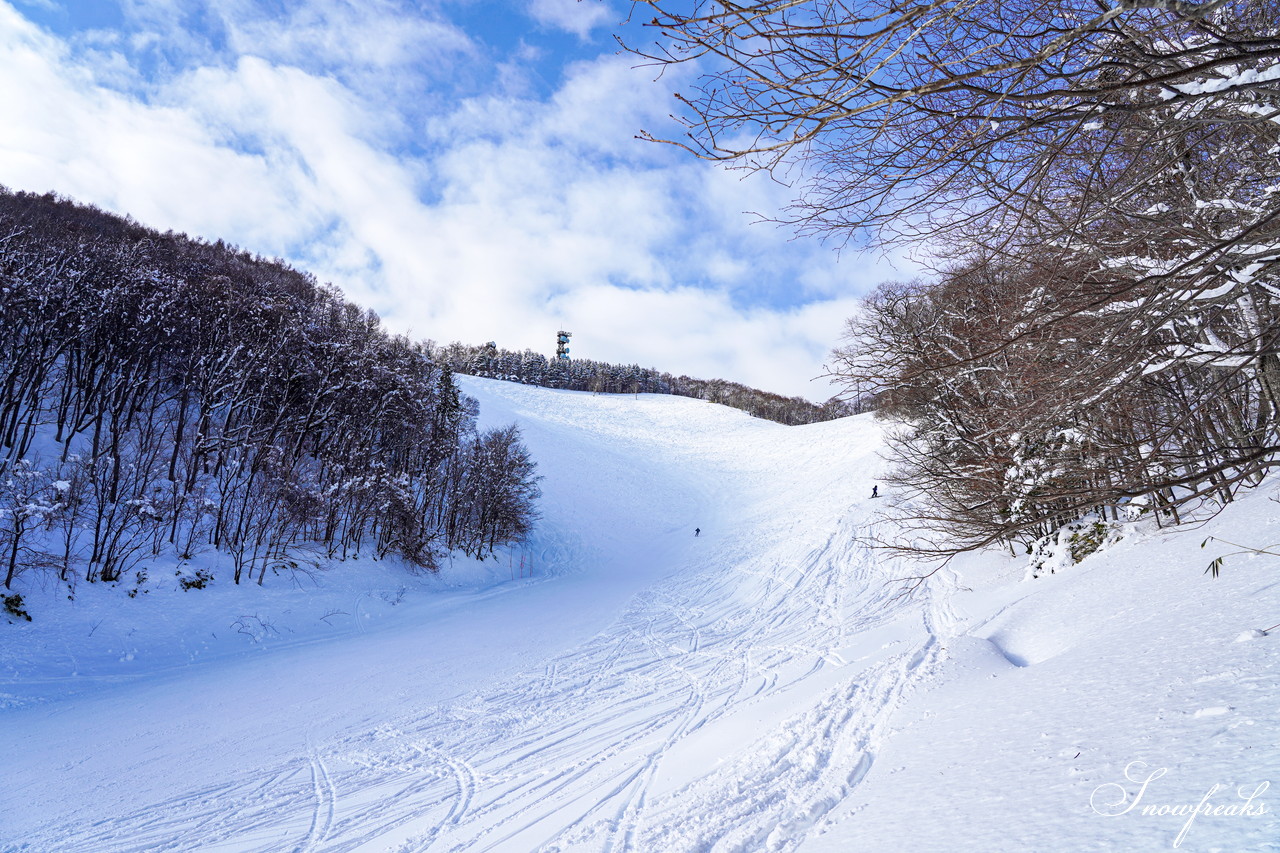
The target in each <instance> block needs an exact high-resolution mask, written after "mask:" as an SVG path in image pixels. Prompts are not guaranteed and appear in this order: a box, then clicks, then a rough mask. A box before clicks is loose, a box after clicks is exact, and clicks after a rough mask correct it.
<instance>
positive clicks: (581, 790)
mask: <svg viewBox="0 0 1280 853" xmlns="http://www.w3.org/2000/svg"><path fill="white" fill-rule="evenodd" d="M466 389H467V390H468V392H469V393H473V394H475V395H476V396H478V397H479V398H480V399H481V404H482V409H483V412H484V415H485V417H486V419H487V420H490V421H493V422H497V423H501V422H506V421H508V420H511V419H515V420H517V421H519V422H520V423H521V425H522V427H523V428H524V430H525V432H526V437H527V439H528V441H529V444H530V446H531V447H532V449H533V450H534V453H535V456H537V458H538V459H539V461H540V463H541V471H542V473H544V474H545V475H546V478H547V480H546V482H545V483H544V488H545V489H546V491H547V501H546V505H545V511H546V518H545V519H544V522H543V524H542V529H541V531H540V533H539V538H538V539H537V540H536V543H537V544H536V547H537V548H538V549H539V553H540V554H542V555H544V556H546V555H551V556H552V557H553V559H551V560H549V561H545V560H544V562H550V563H553V564H555V565H557V566H559V567H560V570H561V576H559V577H557V578H554V579H552V580H550V581H548V582H547V583H546V584H545V585H544V587H545V588H548V589H554V588H555V586H556V585H557V584H559V585H564V588H565V589H573V588H576V587H582V588H587V589H589V588H590V587H589V583H590V582H593V579H599V578H601V577H607V576H610V574H611V573H627V574H628V575H629V576H630V577H632V578H633V579H635V584H636V586H635V589H634V591H633V592H631V593H629V594H627V595H625V596H619V595H616V594H615V595H614V597H613V598H609V597H608V596H603V599H604V601H605V602H606V603H605V604H602V605H601V607H602V608H605V612H602V613H601V614H600V615H599V619H600V622H601V629H600V630H598V631H596V632H595V633H594V634H592V635H591V636H589V637H587V638H586V639H584V640H583V641H581V642H578V643H576V644H575V645H573V646H571V647H569V648H567V649H562V650H559V651H558V652H556V653H555V654H551V655H548V656H547V657H545V658H544V659H541V660H536V657H537V656H536V655H531V656H529V657H530V658H532V659H535V660H536V662H535V663H534V665H532V666H528V667H526V668H524V669H523V670H521V671H519V672H517V673H515V674H514V675H507V676H505V677H502V678H497V679H494V680H493V682H492V683H487V684H484V685H482V686H481V687H479V688H477V689H472V690H470V691H468V692H466V693H465V694H464V695H462V696H460V697H457V698H453V699H450V700H448V701H444V702H436V701H418V700H417V699H416V698H415V697H414V696H412V695H409V696H396V697H388V702H387V704H386V707H385V710H384V713H382V714H381V715H379V716H378V717H377V718H376V719H366V720H361V721H358V722H354V723H352V724H348V725H346V726H344V727H340V728H339V730H337V731H336V732H335V731H333V727H328V729H329V731H328V733H327V734H320V735H317V736H313V734H312V733H311V731H310V730H309V729H308V727H307V723H306V721H305V720H278V719H269V718H268V719H263V721H262V724H263V725H264V726H266V727H272V726H275V727H279V728H280V729H281V730H282V731H284V732H289V733H291V736H292V737H293V738H294V739H295V740H296V742H297V747H296V748H295V749H294V754H293V755H292V757H290V756H289V755H288V754H287V750H286V751H285V753H286V754H285V756H284V757H282V758H281V757H277V758H275V759H274V760H273V762H274V763H272V762H264V763H263V765H262V766H258V767H249V768H244V769H243V771H242V772H237V773H234V774H229V776H228V778H226V779H224V780H221V781H219V782H217V783H215V784H211V785H201V786H198V787H194V788H193V789H187V788H185V787H184V786H183V784H182V774H181V771H180V770H178V771H175V772H174V774H173V780H172V782H173V784H172V786H171V790H172V796H170V797H169V798H167V799H162V800H160V801H154V802H137V803H134V804H131V808H128V809H126V810H124V811H123V812H122V813H119V814H114V815H111V816H109V817H104V818H100V819H96V820H92V821H85V820H81V821H79V822H76V821H72V822H67V823H64V822H61V821H59V820H56V819H55V820H51V821H49V822H47V823H45V824H44V825H43V826H42V827H41V828H40V831H39V832H38V833H37V834H35V835H34V836H32V837H30V838H27V839H24V840H23V841H19V842H18V843H17V844H14V845H12V846H11V849H33V850H34V849H68V850H93V851H98V850H102V851H107V850H111V851H116V850H120V851H123V850H130V851H144V850H145V851H152V850H175V851H176V850H225V851H233V850H234V851H242V850H263V851H277V850H296V851H321V850H323V851H349V850H369V851H373V850H396V851H425V850H432V851H436V850H438V851H499V850H501V851H527V850H563V851H569V850H582V851H625V850H638V851H657V850H661V851H684V850H688V851H694V850H699V851H702V850H711V851H756V850H791V849H795V847H797V846H798V845H799V844H800V843H801V842H802V841H804V840H805V839H806V838H807V837H810V836H811V835H812V834H814V833H820V832H822V831H823V829H824V826H825V824H824V819H825V818H826V816H827V815H828V814H829V813H830V812H831V810H832V809H833V808H834V807H836V806H837V805H839V804H840V803H842V802H843V801H845V800H846V798H848V797H849V795H850V793H851V792H852V791H853V790H854V789H855V788H856V786H857V785H858V783H859V781H860V780H861V779H862V777H863V776H864V775H865V774H866V773H867V771H868V770H869V768H870V767H871V766H872V765H873V763H874V762H875V759H876V753H877V749H878V747H879V745H880V742H881V740H882V738H883V737H884V736H885V733H886V731H887V726H888V721H889V719H890V718H891V716H892V714H893V712H894V710H895V709H896V708H897V707H898V704H899V701H900V700H901V698H902V697H903V696H904V694H905V693H906V692H908V691H910V690H911V687H912V685H913V684H914V683H915V682H916V681H917V680H919V679H921V678H922V677H925V676H926V675H927V674H928V673H929V672H930V671H931V668H932V667H934V665H935V664H936V662H937V657H938V654H939V652H938V643H937V640H936V638H935V637H934V635H933V633H932V631H931V630H930V628H929V626H930V624H931V623H932V622H934V621H936V620H938V619H940V618H942V619H945V614H943V613H942V612H925V611H926V610H927V609H929V605H928V602H927V601H926V602H925V604H923V605H922V604H920V603H919V602H918V601H917V602H912V601H905V600H903V599H902V598H900V597H899V596H898V595H897V593H898V591H899V590H898V587H897V586H896V585H894V584H892V583H890V581H891V580H892V579H893V578H894V577H895V576H898V575H900V574H901V571H900V570H896V567H894V566H885V565H883V564H880V563H877V562H876V561H874V560H873V559H872V557H871V556H870V554H869V553H868V551H867V550H866V549H865V547H864V546H863V545H861V544H860V542H859V537H860V536H863V535H865V534H866V533H867V531H866V529H865V527H864V525H863V524H862V519H863V518H865V516H866V514H867V509H868V506H869V505H870V504H869V502H868V501H867V497H868V494H869V492H870V484H871V482H872V480H873V478H874V475H875V473H876V465H877V462H876V460H875V456H874V453H875V449H876V447H877V446H878V445H879V436H878V434H877V428H876V427H875V426H874V425H873V424H872V423H871V422H870V420H868V419H863V418H859V419H850V420H845V421H840V422H835V423H831V424H821V425H814V426H810V427H802V428H785V427H780V426H778V425H775V424H770V423H766V422H762V421H757V420H754V419H751V418H750V417H748V416H746V415H743V414H742V413H739V412H736V411H733V410H729V409H724V408H721V407H716V406H710V405H708V404H705V403H700V402H697V401H692V400H684V399H680V398H663V397H650V396H642V397H640V398H631V397H595V396H591V395H585V394H575V393H569V392H551V391H546V390H543V389H533V388H525V387H522V386H518V385H510V384H505V383H496V382H487V381H483V380H467V382H466ZM593 448H594V449H596V450H598V453H595V452H592V449H593ZM602 459H603V460H604V461H603V463H602V461H601V460H602ZM695 526H700V527H702V529H703V535H702V536H699V537H696V538H695V537H694V536H693V528H694V527H695ZM521 594H522V592H521V590H520V589H515V590H512V591H509V592H508V593H506V595H508V596H512V595H514V596H519V595H521ZM552 600H553V601H554V596H552ZM584 601H589V599H587V598H584V597H583V596H581V595H566V596H565V598H564V605H563V606H564V607H565V608H566V612H564V613H563V614H558V613H556V612H546V613H545V614H544V617H545V619H547V620H551V621H554V620H556V619H559V618H570V617H571V616H573V614H572V613H570V612H569V609H570V608H580V607H583V606H584ZM608 602H617V605H616V610H614V611H608V610H607V608H608V606H609V604H608ZM539 606H542V607H544V608H545V607H547V604H546V598H545V597H544V598H543V599H541V600H540V604H539ZM477 607H478V610H477V612H476V618H477V619H484V618H486V616H485V611H484V608H483V602H478V603H477ZM489 627H490V628H491V630H492V631H494V632H497V633H500V632H502V631H503V630H505V627H504V625H503V624H502V623H501V622H500V621H498V620H494V622H493V624H492V625H491V626H489ZM413 639H414V638H413V634H412V633H411V632H407V633H405V634H404V636H403V638H402V642H403V644H404V646H403V647H404V649H405V654H406V655H412V656H413V659H414V660H415V661H416V662H417V665H418V666H421V667H430V666H431V661H432V658H433V657H434V656H448V655H450V654H451V650H450V648H448V647H443V648H442V647H434V648H427V649H423V648H417V647H415V646H414V645H413ZM314 653H315V654H323V653H324V649H323V647H321V646H317V647H315V652H314ZM195 677H196V676H193V678H195ZM193 689H194V690H198V684H193ZM334 691H335V696H334V697H333V699H332V701H333V702H334V703H341V702H342V700H343V695H342V694H343V686H342V685H341V684H336V685H334ZM245 713H246V714H255V713H259V711H258V710H257V709H253V708H247V709H245ZM282 736H283V735H282ZM160 748H161V749H166V750H171V751H172V752H173V755H172V758H171V761H173V762H174V763H175V764H177V765H179V766H180V765H181V762H182V760H183V758H182V747H181V744H179V743H166V744H161V745H160ZM52 839H57V845H56V848H48V847H45V846H43V845H45V844H46V843H48V842H49V841H50V840H52ZM24 842H25V843H24Z"/></svg>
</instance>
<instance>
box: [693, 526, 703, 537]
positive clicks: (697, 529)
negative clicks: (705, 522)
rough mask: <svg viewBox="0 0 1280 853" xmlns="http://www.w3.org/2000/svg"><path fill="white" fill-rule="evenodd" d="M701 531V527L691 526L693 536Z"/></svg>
mask: <svg viewBox="0 0 1280 853" xmlns="http://www.w3.org/2000/svg"><path fill="white" fill-rule="evenodd" d="M701 532H702V528H701V527H695V528H693V535H694V536H697V535H698V534H699V533H701Z"/></svg>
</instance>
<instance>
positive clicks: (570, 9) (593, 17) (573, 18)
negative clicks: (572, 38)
mask: <svg viewBox="0 0 1280 853" xmlns="http://www.w3.org/2000/svg"><path fill="white" fill-rule="evenodd" d="M529 14H530V16H532V17H533V19H534V20H535V21H538V22H539V23H541V24H543V25H544V26H548V27H552V28H555V29H560V30H564V31H565V32H570V33H573V34H574V35H576V36H577V37H578V38H580V39H586V38H588V37H589V36H590V35H591V31H592V30H594V29H595V28H596V27H600V26H605V25H608V24H613V23H616V22H617V21H618V19H619V18H620V17H621V16H620V15H618V14H617V13H616V12H614V10H613V9H611V8H610V7H609V5H608V3H606V2H604V0H533V2H532V3H530V4H529Z"/></svg>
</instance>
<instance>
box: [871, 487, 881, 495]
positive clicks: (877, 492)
mask: <svg viewBox="0 0 1280 853" xmlns="http://www.w3.org/2000/svg"><path fill="white" fill-rule="evenodd" d="M871 497H873V498H878V497H880V487H879V486H872V487H871Z"/></svg>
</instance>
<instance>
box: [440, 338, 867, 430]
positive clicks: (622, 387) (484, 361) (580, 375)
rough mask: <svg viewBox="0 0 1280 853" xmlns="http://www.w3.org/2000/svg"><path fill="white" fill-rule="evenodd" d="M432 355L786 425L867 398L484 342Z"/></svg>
mask: <svg viewBox="0 0 1280 853" xmlns="http://www.w3.org/2000/svg"><path fill="white" fill-rule="evenodd" d="M435 355H436V358H438V359H439V360H440V361H442V362H443V363H445V364H448V365H449V366H450V367H452V368H453V369H454V370H455V371H456V372H458V373H466V374H468V375H470V376H481V377H484V378H486V379H503V380H506V381H508V382H521V383H523V384H525V385H540V386H542V387H544V388H565V389H568V390H571V391H594V392H596V393H602V394H675V395H677V396H680V397H692V398H694V399H695V400H707V401H708V402H711V403H720V404H721V405H724V406H731V407H733V408H735V409H741V410H742V411H744V412H747V413H748V414H751V415H754V416H755V417H757V418H764V419H765V420H770V421H776V422H777V423H780V424H787V425H789V426H795V425H797V424H812V423H818V422H820V421H829V420H833V419H835V418H843V417H846V416H848V415H856V414H860V413H861V412H864V411H868V410H869V408H870V401H871V398H870V397H868V396H855V397H854V398H853V399H852V400H850V401H845V400H842V399H840V398H837V397H832V398H831V399H830V400H828V401H827V402H825V403H823V404H822V405H821V406H819V405H816V404H814V403H812V402H810V401H808V400H806V399H804V398H803V397H784V396H782V395H781V394H772V393H770V392H768V391H761V390H759V389H757V388H750V387H748V386H746V385H742V384H739V383H737V382H729V381H727V380H724V379H694V378H692V377H689V376H672V375H671V374H670V373H665V372H661V371H658V370H655V369H654V368H651V367H641V366H640V365H638V364H610V363H608V362H602V361H593V360H592V359H589V358H575V359H572V360H568V359H563V360H560V359H548V358H547V357H546V356H544V355H542V354H541V353H537V352H533V351H532V350H525V351H524V352H513V351H511V350H507V349H501V348H499V347H496V346H487V345H486V346H467V345H464V344H459V343H453V344H449V345H448V346H445V347H441V348H440V349H438V350H437V351H436V353H435Z"/></svg>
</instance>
